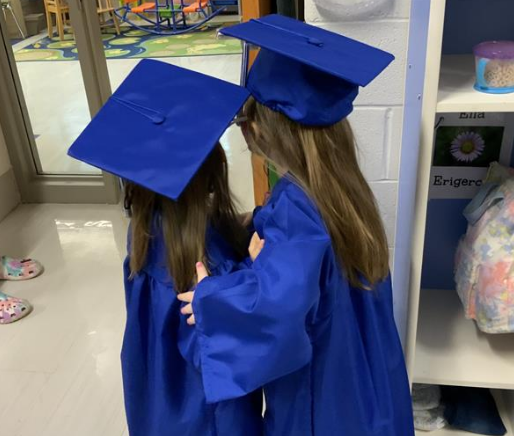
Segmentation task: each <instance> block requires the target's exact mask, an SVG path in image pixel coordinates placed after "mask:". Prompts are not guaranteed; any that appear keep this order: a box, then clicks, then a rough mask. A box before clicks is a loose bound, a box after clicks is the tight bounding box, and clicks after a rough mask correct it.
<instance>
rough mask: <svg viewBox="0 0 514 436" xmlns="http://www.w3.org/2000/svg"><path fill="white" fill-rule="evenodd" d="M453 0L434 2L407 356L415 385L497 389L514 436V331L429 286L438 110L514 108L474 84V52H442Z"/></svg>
mask: <svg viewBox="0 0 514 436" xmlns="http://www.w3.org/2000/svg"><path fill="white" fill-rule="evenodd" d="M451 1H452V0H431V1H430V17H429V22H428V39H427V54H426V64H425V75H424V76H425V81H424V89H423V104H422V118H421V135H420V149H419V154H418V160H419V161H418V171H417V181H416V195H415V202H414V216H413V218H412V219H413V222H414V227H413V229H412V248H411V250H412V251H411V258H410V262H411V263H410V265H409V266H410V274H409V275H410V281H409V319H408V328H407V339H406V344H405V345H406V351H407V361H408V366H409V371H410V374H411V379H412V381H413V382H415V383H429V384H438V385H451V386H472V387H485V388H491V389H493V390H494V395H495V398H496V400H497V405H498V409H499V411H500V414H501V416H502V419H503V422H504V424H505V426H506V427H507V429H508V433H507V436H514V334H512V335H486V334H483V333H481V332H480V331H479V330H478V329H477V327H476V325H475V323H474V322H473V321H469V320H467V319H465V317H464V311H463V308H462V305H461V303H460V300H459V297H458V296H457V294H456V292H455V291H453V290H437V289H421V276H422V274H421V272H422V268H423V253H424V243H425V231H426V225H427V204H428V199H429V196H428V193H429V184H430V172H431V166H432V157H433V142H434V125H435V123H436V117H437V114H438V113H451V112H453V113H461V112H466V113H469V112H514V94H505V95H489V94H484V93H480V92H478V91H475V90H474V88H473V84H474V71H475V68H474V57H473V56H472V55H469V54H468V55H452V56H443V55H442V52H443V33H444V20H445V12H446V7H447V3H449V2H451ZM498 1H501V0H496V2H483V4H484V14H487V13H488V10H490V9H488V8H493V7H495V4H498ZM506 1H507V0H506ZM460 5H461V6H462V7H466V2H464V1H461V2H460ZM484 19H487V18H486V17H484ZM512 26H514V18H512ZM513 34H514V31H513ZM472 36H473V35H471V37H472ZM459 37H461V38H465V37H466V35H464V36H462V34H460V35H459ZM409 68H410V67H409ZM422 435H431V436H465V435H466V436H469V435H470V433H466V432H462V431H457V430H453V429H449V428H445V429H442V430H440V431H437V432H434V433H425V432H419V436H422Z"/></svg>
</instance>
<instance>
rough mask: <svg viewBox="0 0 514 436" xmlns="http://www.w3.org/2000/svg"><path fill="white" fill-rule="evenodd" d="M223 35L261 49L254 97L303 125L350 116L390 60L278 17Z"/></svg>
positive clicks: (250, 83)
mask: <svg viewBox="0 0 514 436" xmlns="http://www.w3.org/2000/svg"><path fill="white" fill-rule="evenodd" d="M222 33H223V34H225V35H227V36H232V37H234V38H238V39H241V40H243V41H246V42H248V43H250V44H253V45H256V46H259V47H261V50H260V52H259V55H258V56H257V59H256V60H255V63H254V64H253V66H252V68H251V70H250V73H249V76H248V80H247V85H246V87H247V89H248V90H249V91H250V93H251V94H252V95H253V97H254V98H255V99H256V100H257V101H258V102H259V103H262V104H263V105H265V106H267V107H269V108H270V109H272V110H274V111H277V112H281V113H283V114H285V115H286V116H288V117H289V118H290V119H292V120H294V121H297V122H299V123H301V124H305V125H312V126H325V125H331V124H334V123H336V122H338V121H340V120H341V119H343V118H345V117H346V116H348V115H349V114H350V112H351V111H352V110H353V101H354V100H355V98H356V97H357V94H358V91H359V87H360V86H366V85H368V84H369V83H370V82H371V81H372V80H373V79H375V77H377V76H378V75H379V74H380V73H381V72H382V71H383V70H384V69H385V68H386V67H387V66H388V65H389V64H390V63H391V62H392V61H393V59H394V56H393V55H392V54H390V53H387V52H385V51H383V50H380V49H377V48H375V47H371V46H369V45H366V44H363V43H361V42H359V41H355V40H353V39H350V38H347V37H345V36H342V35H339V34H336V33H333V32H329V31H327V30H324V29H321V28H319V27H314V26H311V25H308V24H305V23H303V22H300V21H298V20H294V19H292V18H287V17H283V16H280V15H268V16H266V17H263V18H260V19H258V20H250V21H249V22H246V23H243V24H239V25H236V26H230V27H227V28H225V29H223V30H222Z"/></svg>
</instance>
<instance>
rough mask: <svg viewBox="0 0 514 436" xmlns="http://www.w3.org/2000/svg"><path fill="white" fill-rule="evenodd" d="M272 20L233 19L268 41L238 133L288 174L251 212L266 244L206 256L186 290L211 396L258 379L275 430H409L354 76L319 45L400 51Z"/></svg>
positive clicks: (271, 432)
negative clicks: (209, 269)
mask: <svg viewBox="0 0 514 436" xmlns="http://www.w3.org/2000/svg"><path fill="white" fill-rule="evenodd" d="M266 20H268V17H267V18H266V19H263V20H262V23H259V22H257V21H254V22H251V23H248V24H242V25H240V26H235V28H231V29H229V30H228V31H227V33H229V32H230V33H232V34H233V36H236V37H240V38H241V39H245V40H248V41H250V42H252V43H254V44H257V45H261V47H262V48H261V52H260V53H259V55H258V57H257V61H256V63H255V64H254V66H253V67H252V70H251V71H250V76H249V78H248V84H247V88H248V89H249V90H250V92H251V93H252V95H253V97H252V98H251V99H250V100H249V101H248V102H247V104H246V106H245V108H244V111H243V112H244V113H243V116H244V117H246V118H247V120H246V122H245V123H244V124H243V133H245V136H246V139H247V142H248V144H249V147H250V149H251V150H252V151H253V152H255V153H258V154H259V155H261V156H264V157H265V158H266V159H268V160H269V161H271V162H273V163H274V164H275V165H276V166H277V167H279V168H281V169H282V173H283V174H284V175H283V177H282V178H281V180H280V181H279V183H278V184H277V185H276V187H275V188H274V190H273V192H272V195H271V197H270V199H269V201H268V202H267V204H266V205H265V206H264V207H262V208H261V209H260V210H258V211H257V212H256V213H255V215H254V226H255V229H256V232H257V234H258V237H259V238H261V239H263V240H264V241H265V243H264V248H263V249H262V251H261V252H260V254H259V256H258V257H257V258H256V260H255V262H254V263H253V264H249V266H248V267H247V268H243V269H241V270H239V271H235V272H233V273H230V274H227V275H224V276H221V277H212V276H211V277H206V278H203V277H205V276H206V273H205V272H204V271H202V267H200V268H199V278H200V279H202V278H203V280H200V283H199V284H198V286H197V287H196V289H195V292H189V293H185V294H182V295H180V296H179V298H180V299H181V300H182V301H183V302H185V303H190V302H191V301H192V304H186V305H185V306H184V307H183V309H182V312H183V313H184V314H185V316H188V317H189V318H188V321H189V323H191V324H193V323H195V330H196V332H197V334H198V343H197V346H198V348H199V351H198V352H199V355H200V356H199V358H198V362H199V365H200V368H201V371H202V375H203V386H204V389H205V394H206V398H207V401H208V402H209V403H215V402H218V401H223V400H228V399H233V398H240V397H242V396H244V395H246V394H248V393H249V392H252V391H253V390H255V389H257V388H259V387H263V389H264V393H265V398H266V412H265V432H264V433H265V435H266V436H412V435H413V434H414V430H413V419H412V408H411V398H410V391H409V382H408V378H407V372H406V367H405V362H404V357H403V353H402V347H401V344H400V340H399V336H398V333H397V329H396V326H395V322H394V317H393V301H392V290H391V278H390V274H389V266H388V265H389V259H388V244H387V240H386V235H385V232H384V228H383V225H382V222H381V219H380V215H379V211H378V208H377V206H376V203H375V200H374V197H373V194H372V191H371V189H370V187H369V186H368V184H367V183H366V180H365V179H364V176H363V175H362V173H361V170H360V169H359V165H358V161H357V153H356V147H355V143H354V138H353V135H352V131H351V128H350V125H349V123H348V121H347V120H346V116H347V115H348V114H349V113H350V112H351V108H352V101H353V99H354V98H355V96H356V95H357V85H356V83H355V82H357V81H358V78H357V77H355V74H354V76H353V77H352V73H348V74H346V73H344V72H343V73H342V74H340V73H337V74H339V76H337V77H336V74H335V73H333V74H332V73H330V74H329V73H327V72H326V71H327V68H325V66H324V65H322V64H323V62H325V59H321V58H322V56H320V53H321V54H322V52H321V51H320V50H324V49H325V48H327V49H328V48H330V47H339V48H340V47H346V46H347V49H348V52H350V51H351V52H352V53H351V54H352V58H351V60H352V61H353V62H354V63H353V64H352V66H351V67H346V68H350V69H352V68H353V71H354V72H355V71H356V70H358V68H359V65H360V64H359V61H360V60H362V61H363V62H364V61H366V57H368V58H369V57H372V56H375V58H376V57H377V56H378V57H380V59H379V60H378V61H376V62H375V65H374V66H371V67H370V63H372V62H371V61H370V62H368V63H367V65H366V68H367V71H368V72H369V70H371V71H372V70H373V69H375V71H374V73H373V74H374V76H376V75H378V73H379V72H380V71H381V70H382V69H383V68H385V66H387V64H388V63H389V62H391V60H392V56H390V55H387V56H386V54H384V52H381V51H379V50H376V49H372V48H370V47H368V46H365V47H361V46H363V44H360V43H357V42H356V41H351V42H348V40H346V41H345V40H343V41H341V40H340V39H341V38H343V37H341V36H340V35H337V36H334V34H329V35H327V33H329V32H325V31H320V30H319V29H314V30H313V29H312V28H311V26H307V25H305V24H303V23H302V24H296V23H293V22H292V21H294V20H287V19H284V18H282V17H276V18H273V17H269V20H268V21H267V22H266ZM239 28H240V29H242V30H241V31H239ZM245 29H249V30H248V32H247V31H246V30H245ZM277 29H278V30H277ZM282 29H284V30H282ZM238 32H239V33H238ZM245 32H246V34H245ZM323 32H324V33H323ZM281 34H283V35H281ZM275 37H276V38H277V39H276V41H279V40H278V38H282V40H281V41H286V42H284V43H283V46H285V45H286V44H288V45H287V48H288V49H290V50H293V49H295V50H296V48H295V47H300V46H303V45H305V46H306V48H305V50H304V51H303V53H301V54H300V55H297V56H296V59H291V58H285V57H284V53H287V52H286V51H285V50H282V49H283V48H284V47H283V46H281V47H280V49H281V50H280V53H279V54H277V52H278V51H279V50H278V48H277V52H274V51H273V49H274V47H273V46H272V45H273V44H276V45H277V46H280V44H281V43H280V42H273V43H272V42H270V41H273V39H274V38H275ZM332 40H334V44H331V42H332ZM309 44H310V46H308V45H309ZM345 44H346V46H345ZM296 51H297V53H299V51H298V50H296ZM311 53H315V56H317V58H315V56H314V55H312V56H311ZM343 55H344V53H343ZM301 56H305V58H308V57H309V56H310V59H308V60H309V62H310V63H309V65H307V66H306V61H307V59H301ZM320 59H321V61H320ZM304 61H305V62H304ZM330 62H333V60H330V59H328V60H326V62H325V64H329V63H330ZM313 64H314V65H317V66H319V65H322V66H323V68H324V70H323V71H320V69H318V68H313V67H312V65H313ZM341 64H343V65H345V63H344V62H342V63H340V64H339V67H340V65H341ZM355 65H357V67H355ZM363 74H364V73H363ZM342 77H344V80H343V79H342ZM350 78H351V79H352V80H354V83H349V82H348V80H349V79H350Z"/></svg>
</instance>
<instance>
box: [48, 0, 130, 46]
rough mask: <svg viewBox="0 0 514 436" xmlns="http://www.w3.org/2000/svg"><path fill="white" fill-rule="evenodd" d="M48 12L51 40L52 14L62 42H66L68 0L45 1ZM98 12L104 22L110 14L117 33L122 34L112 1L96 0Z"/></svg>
mask: <svg viewBox="0 0 514 436" xmlns="http://www.w3.org/2000/svg"><path fill="white" fill-rule="evenodd" d="M44 1H45V11H46V23H47V26H48V36H49V37H50V38H51V37H52V35H53V30H54V29H53V24H52V14H55V22H56V25H57V32H58V33H59V38H60V40H61V41H62V40H64V25H65V24H66V23H67V22H68V14H69V12H70V8H69V6H68V3H66V0H44ZM96 10H97V13H98V17H99V18H100V21H101V22H103V17H104V15H105V14H109V16H110V17H111V18H112V21H113V22H114V27H115V28H116V33H117V34H118V35H120V34H121V30H120V23H119V21H118V17H117V16H116V14H115V13H114V7H113V6H112V0H96Z"/></svg>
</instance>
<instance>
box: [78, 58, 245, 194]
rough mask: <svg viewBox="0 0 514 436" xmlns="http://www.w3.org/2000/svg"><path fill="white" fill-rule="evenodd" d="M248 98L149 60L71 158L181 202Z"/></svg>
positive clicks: (223, 85)
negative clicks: (181, 198)
mask: <svg viewBox="0 0 514 436" xmlns="http://www.w3.org/2000/svg"><path fill="white" fill-rule="evenodd" d="M248 96H249V94H248V91H247V90H245V89H244V88H241V87H240V86H236V85H233V84H231V83H228V82H225V81H223V80H219V79H216V78H213V77H210V76H206V75H203V74H200V73H196V72H193V71H190V70H186V69H183V68H180V67H176V66H173V65H170V64H167V63H164V62H159V61H154V60H148V59H145V60H143V61H141V62H140V63H139V64H138V65H137V66H136V67H135V68H134V70H133V71H132V72H131V73H130V74H129V76H128V77H127V78H126V79H125V81H124V82H123V83H122V84H121V85H120V87H119V88H118V89H117V90H116V92H115V93H114V94H113V95H112V96H111V98H110V99H109V100H108V101H107V103H106V104H105V105H104V106H103V107H102V109H101V110H100V111H99V112H98V114H97V115H96V116H95V117H94V118H93V120H92V121H91V122H90V123H89V125H88V126H87V127H86V129H85V130H84V131H83V132H82V133H81V135H80V136H79V137H78V139H77V140H76V141H75V142H74V143H73V145H72V146H71V147H70V149H69V151H68V154H69V155H70V156H72V157H74V158H75V159H78V160H81V161H83V162H86V163H88V164H90V165H93V166H95V167H97V168H100V169H102V170H105V171H107V172H109V173H112V174H115V175H117V176H119V177H121V178H123V179H126V180H130V181H132V182H134V183H137V184H139V185H141V186H144V187H145V188H147V189H150V190H152V191H154V192H157V193H159V194H162V195H164V196H166V197H169V198H172V199H175V200H176V199H177V198H178V197H179V196H180V194H181V193H182V191H183V190H184V189H185V188H186V186H187V185H188V183H189V181H190V180H191V179H192V178H193V176H194V175H195V174H196V172H197V171H198V169H199V168H200V166H201V165H202V163H203V162H204V160H205V159H206V157H207V156H208V155H209V154H210V152H211V151H212V150H213V148H214V146H215V145H216V144H217V142H218V140H219V138H220V137H221V135H222V134H223V132H224V131H225V130H226V128H227V127H228V126H229V124H230V123H231V122H232V120H233V119H234V117H235V115H236V114H237V113H238V112H239V110H240V109H241V107H242V106H243V104H244V102H245V101H246V100H247V98H248Z"/></svg>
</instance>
